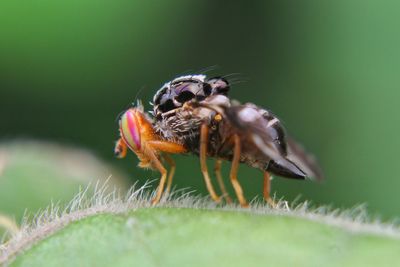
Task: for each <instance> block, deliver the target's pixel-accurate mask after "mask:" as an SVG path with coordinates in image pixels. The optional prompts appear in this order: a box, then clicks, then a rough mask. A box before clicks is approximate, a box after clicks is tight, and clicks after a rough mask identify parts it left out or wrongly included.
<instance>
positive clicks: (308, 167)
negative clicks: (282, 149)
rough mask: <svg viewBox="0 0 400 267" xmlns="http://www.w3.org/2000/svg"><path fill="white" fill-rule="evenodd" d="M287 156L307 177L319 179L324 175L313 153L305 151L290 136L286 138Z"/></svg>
mask: <svg viewBox="0 0 400 267" xmlns="http://www.w3.org/2000/svg"><path fill="white" fill-rule="evenodd" d="M287 148H288V156H287V157H288V158H289V159H290V160H291V161H292V162H294V163H295V164H296V165H297V166H299V167H300V168H301V169H302V170H303V171H304V172H305V173H306V174H307V177H310V178H314V179H316V180H318V181H321V180H322V179H323V177H324V174H323V173H322V170H321V167H320V166H319V164H318V162H317V159H316V158H315V157H314V155H312V154H309V153H307V152H306V151H305V149H304V147H303V146H302V145H301V144H299V143H297V142H296V141H295V140H293V139H292V138H287Z"/></svg>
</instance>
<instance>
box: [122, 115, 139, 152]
mask: <svg viewBox="0 0 400 267" xmlns="http://www.w3.org/2000/svg"><path fill="white" fill-rule="evenodd" d="M120 130H121V135H122V138H123V139H124V141H125V143H126V144H127V145H128V146H129V148H130V149H132V150H140V148H141V143H140V123H139V120H138V114H137V111H136V110H135V109H134V108H132V109H129V110H127V111H126V112H125V113H124V115H122V117H121V120H120Z"/></svg>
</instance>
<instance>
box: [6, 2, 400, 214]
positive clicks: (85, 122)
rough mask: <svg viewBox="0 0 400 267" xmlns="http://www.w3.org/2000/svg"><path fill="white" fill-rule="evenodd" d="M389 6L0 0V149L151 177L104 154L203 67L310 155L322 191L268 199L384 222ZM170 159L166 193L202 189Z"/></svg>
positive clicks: (393, 34)
mask: <svg viewBox="0 0 400 267" xmlns="http://www.w3.org/2000/svg"><path fill="white" fill-rule="evenodd" d="M399 9H400V3H399V2H397V1H372V0H365V1H353V0H352V1H348V0H340V1H311V0H306V1H294V0H292V1H231V2H226V1H211V0H208V1H183V0H182V1H137V0H131V1H125V0H114V1H105V0H96V1H94V0H79V1H77V0H68V1H67V0H64V1H51V0H36V1H22V0H21V1H11V0H4V1H1V2H0V122H1V124H0V139H1V141H3V142H7V141H9V140H14V139H16V138H31V139H34V140H36V139H38V140H49V141H54V142H57V143H62V144H72V145H74V146H79V147H83V148H86V149H89V150H91V151H93V152H94V153H95V154H96V155H98V156H99V157H100V158H101V159H102V160H104V161H106V162H108V163H109V164H111V165H114V166H116V167H117V168H120V169H122V170H123V171H124V172H125V173H127V174H129V175H128V176H129V179H130V180H131V182H132V183H133V182H135V181H136V180H139V181H140V183H141V184H143V183H144V182H145V181H146V180H147V179H155V178H158V176H159V175H158V174H157V173H156V172H149V171H144V170H139V169H138V168H136V164H137V159H136V157H135V156H134V155H132V154H130V155H129V156H128V158H127V159H125V160H122V161H119V160H117V159H114V158H113V145H114V143H113V142H114V141H115V140H116V139H117V122H116V117H117V115H118V114H119V112H121V111H122V110H124V109H125V108H126V107H127V106H128V105H129V104H130V103H131V102H132V101H134V100H135V97H136V96H137V94H138V92H139V91H140V90H141V89H142V88H143V89H142V90H141V92H140V94H139V95H138V97H139V98H140V99H142V100H143V101H144V102H145V103H147V102H148V101H150V100H151V99H152V96H153V94H154V93H155V91H156V90H157V89H158V88H159V87H160V86H161V85H162V84H163V83H164V82H166V81H168V80H170V79H172V78H174V77H176V76H179V75H182V74H189V73H198V72H199V71H201V70H202V69H205V68H208V67H213V68H212V70H211V71H209V72H208V73H207V74H208V75H211V76H213V75H225V74H231V73H239V74H238V75H236V76H235V79H238V80H239V81H241V83H238V84H235V85H234V86H233V88H232V90H231V96H232V98H235V99H238V100H240V101H242V102H247V101H250V102H254V103H256V104H258V105H261V106H264V107H267V108H270V109H271V110H272V111H274V113H276V114H278V116H279V117H280V118H281V119H282V121H283V122H284V124H285V126H286V128H287V129H288V131H289V132H290V133H291V135H292V136H294V137H296V139H298V140H300V141H301V142H302V143H303V144H304V145H305V146H306V147H307V148H308V150H309V151H313V152H314V153H315V154H316V155H317V157H318V158H319V160H320V162H321V165H322V166H323V169H324V172H325V174H326V180H325V181H324V182H322V183H312V182H298V181H293V180H285V179H275V180H274V181H273V190H274V191H275V192H276V193H277V196H278V197H282V196H284V197H285V198H287V199H293V198H295V197H296V196H298V195H301V196H302V199H303V200H304V199H308V200H311V201H313V202H314V203H318V204H332V205H333V206H334V207H352V206H354V205H356V204H360V203H366V204H367V206H368V209H369V210H370V211H371V212H372V213H373V214H379V215H380V216H383V218H394V217H396V216H398V214H399V212H400V206H399V205H398V203H399V200H400V197H399V192H398V191H399V188H400V179H399V178H398V170H399V167H400V164H398V160H399V157H398V150H399V147H400V140H399V138H397V136H398V132H399V130H400V123H399V114H400V105H399V103H398V101H399V99H400V90H399V88H398V87H399V82H400V73H399V70H400V50H399V47H400V42H399V41H400V38H399V36H400V30H399V29H400V27H399V26H400V23H399V18H398V14H399ZM146 107H147V108H150V106H149V105H147V106H146ZM175 159H177V163H178V169H177V175H176V180H175V184H176V186H177V188H187V187H190V188H191V189H194V190H196V191H197V192H202V193H205V186H204V183H203V178H202V176H201V173H200V168H199V166H198V165H199V163H198V159H197V158H196V157H188V156H175ZM227 171H228V166H227V164H226V166H225V173H227ZM0 179H1V177H0ZM240 180H241V181H242V183H243V187H244V189H245V193H246V196H247V197H248V198H252V197H254V196H255V195H260V193H261V191H262V188H261V186H262V177H261V174H260V173H259V172H258V171H256V170H252V169H250V168H248V167H246V166H243V167H242V168H241V169H240ZM43 186H46V185H43Z"/></svg>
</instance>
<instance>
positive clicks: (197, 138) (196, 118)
mask: <svg viewBox="0 0 400 267" xmlns="http://www.w3.org/2000/svg"><path fill="white" fill-rule="evenodd" d="M229 89H230V86H229V83H228V81H227V80H226V79H224V78H221V77H216V78H210V79H208V78H207V77H206V76H205V75H190V76H182V77H179V78H176V79H174V80H172V81H170V82H167V83H166V84H164V86H162V87H161V89H159V90H158V91H157V93H156V94H155V96H154V98H153V102H152V105H153V111H151V112H149V114H148V113H145V111H144V109H143V106H142V105H141V104H140V103H138V105H137V106H134V107H131V108H129V109H128V110H127V111H126V112H125V113H124V114H123V115H122V116H121V118H120V120H119V131H120V136H121V138H120V139H119V140H118V141H117V144H116V146H115V154H116V156H117V157H119V158H123V157H124V156H125V155H126V152H127V149H128V148H129V149H130V150H132V151H133V152H134V153H135V154H136V155H137V156H138V158H139V160H140V163H139V166H140V167H142V168H151V169H156V170H158V171H159V172H160V173H161V179H160V183H159V186H158V189H157V192H156V195H155V197H154V199H153V200H152V203H153V204H157V203H158V202H159V201H160V198H161V196H162V194H163V192H164V188H165V184H167V186H166V191H167V192H169V191H170V189H171V184H172V178H173V176H174V172H175V163H174V161H173V160H172V159H171V157H170V156H169V155H170V154H182V153H191V154H195V155H198V156H199V158H200V166H201V172H202V174H203V176H204V179H205V183H206V186H207V190H208V192H209V194H210V196H211V198H212V199H213V200H214V201H216V202H220V201H221V197H220V196H218V195H217V193H216V192H215V190H214V187H213V185H212V183H211V179H210V175H209V172H208V168H207V164H206V159H207V157H212V158H215V159H216V162H215V168H214V170H215V174H216V177H217V180H218V184H219V186H220V188H221V191H222V194H223V196H224V197H225V199H226V201H227V202H231V199H230V198H229V195H228V193H227V192H226V189H225V185H224V182H223V180H222V175H221V172H220V171H221V164H222V161H230V162H231V170H230V175H229V176H230V181H231V183H232V185H233V188H234V190H235V193H236V196H237V198H238V200H239V202H240V204H241V205H242V206H243V207H246V206H248V203H247V201H246V199H245V197H244V195H243V190H242V187H241V186H240V184H239V181H238V179H237V172H238V167H239V164H240V163H246V164H247V165H249V166H251V167H254V168H257V169H259V170H261V171H262V173H263V177H264V185H263V196H264V199H265V200H266V201H267V202H268V203H270V204H271V205H273V201H272V199H271V197H270V179H271V177H270V173H272V174H276V175H278V176H282V177H287V178H295V179H305V178H315V179H321V178H322V174H321V171H320V169H319V167H318V165H317V164H316V162H315V160H314V159H313V157H312V156H310V155H308V154H306V153H305V152H304V150H303V149H302V148H301V146H300V145H298V144H297V143H295V142H294V141H293V140H292V139H290V138H288V137H287V136H286V135H285V131H284V128H283V126H282V124H281V122H280V121H279V119H278V118H277V117H275V116H274V115H273V114H272V113H271V112H269V111H267V110H265V109H262V108H260V107H258V106H256V105H254V104H252V103H246V104H240V103H239V102H237V101H235V100H231V99H229V98H228V97H227V95H228V91H229ZM163 162H166V163H167V164H168V165H170V170H169V174H168V172H167V170H166V169H165V167H164V165H163Z"/></svg>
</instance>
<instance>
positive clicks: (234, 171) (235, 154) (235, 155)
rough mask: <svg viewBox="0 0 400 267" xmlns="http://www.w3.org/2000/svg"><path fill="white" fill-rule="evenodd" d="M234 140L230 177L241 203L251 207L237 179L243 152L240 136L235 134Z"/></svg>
mask: <svg viewBox="0 0 400 267" xmlns="http://www.w3.org/2000/svg"><path fill="white" fill-rule="evenodd" d="M233 141H234V144H235V147H234V150H233V159H232V167H231V173H230V179H231V183H232V185H233V188H234V189H235V192H236V196H237V198H238V200H239V203H240V205H241V206H242V207H244V208H247V207H249V204H248V203H247V201H246V198H245V197H244V195H243V190H242V187H241V186H240V183H239V181H238V179H237V172H238V168H239V163H240V154H241V144H240V138H239V136H238V135H237V134H235V135H234V136H233Z"/></svg>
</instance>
